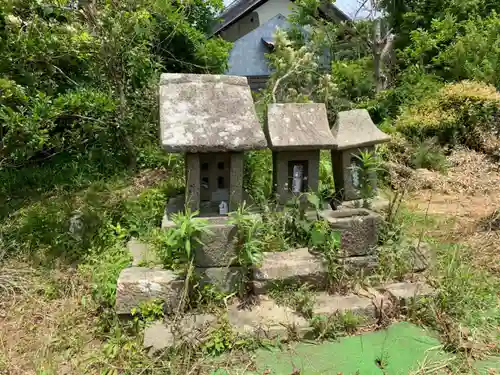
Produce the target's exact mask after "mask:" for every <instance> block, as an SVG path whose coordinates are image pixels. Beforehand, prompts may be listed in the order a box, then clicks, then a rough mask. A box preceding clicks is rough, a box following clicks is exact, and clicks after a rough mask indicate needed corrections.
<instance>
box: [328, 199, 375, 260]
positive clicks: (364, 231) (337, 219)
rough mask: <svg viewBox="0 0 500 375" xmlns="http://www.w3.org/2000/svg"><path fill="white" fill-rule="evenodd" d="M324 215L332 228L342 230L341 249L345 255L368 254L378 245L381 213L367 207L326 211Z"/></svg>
mask: <svg viewBox="0 0 500 375" xmlns="http://www.w3.org/2000/svg"><path fill="white" fill-rule="evenodd" d="M322 216H323V217H324V218H325V219H326V220H327V221H328V223H329V224H330V227H331V228H332V229H337V230H339V231H340V234H341V238H340V249H341V250H342V251H343V253H344V255H345V256H361V255H368V254H370V253H372V252H373V250H374V249H375V248H376V246H377V242H378V237H377V229H378V225H379V223H380V222H381V221H382V218H381V216H380V215H378V214H376V213H375V212H373V211H370V210H366V209H362V208H359V209H343V210H337V211H325V212H324V213H322Z"/></svg>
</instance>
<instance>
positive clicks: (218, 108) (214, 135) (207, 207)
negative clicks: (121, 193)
mask: <svg viewBox="0 0 500 375" xmlns="http://www.w3.org/2000/svg"><path fill="white" fill-rule="evenodd" d="M160 128H161V134H160V137H161V145H162V147H163V149H164V150H165V151H167V152H182V153H185V170H186V197H185V200H184V202H182V205H178V206H177V210H183V209H184V204H185V203H187V204H188V205H189V206H190V207H191V209H193V210H200V213H201V215H203V216H217V215H219V214H220V215H224V214H227V212H228V211H231V210H234V209H236V207H237V206H238V205H239V204H240V203H241V202H242V200H243V151H247V150H256V149H262V148H265V147H266V146H267V144H266V140H265V137H264V133H263V132H262V129H261V126H260V124H259V121H258V119H257V115H256V112H255V109H254V103H253V99H252V95H251V92H250V88H249V86H248V83H247V79H246V78H245V77H236V76H223V75H208V74H170V73H169V74H162V75H161V78H160ZM179 206H181V207H179Z"/></svg>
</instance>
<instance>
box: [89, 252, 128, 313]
mask: <svg viewBox="0 0 500 375" xmlns="http://www.w3.org/2000/svg"><path fill="white" fill-rule="evenodd" d="M130 261H131V259H130V254H129V253H128V251H127V249H126V248H125V247H124V246H120V245H116V246H114V247H112V248H108V249H107V250H106V251H104V252H97V251H96V252H95V253H91V254H89V255H88V256H87V259H85V262H84V263H82V264H81V265H80V266H79V272H81V273H82V274H83V275H84V276H87V277H88V278H90V279H91V284H92V296H93V298H94V300H95V301H96V302H97V303H98V304H99V305H100V306H102V307H104V308H113V307H114V305H115V296H116V281H117V280H118V275H119V274H120V272H121V270H122V269H124V268H125V267H126V266H128V265H129V264H130Z"/></svg>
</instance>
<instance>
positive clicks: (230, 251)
mask: <svg viewBox="0 0 500 375" xmlns="http://www.w3.org/2000/svg"><path fill="white" fill-rule="evenodd" d="M195 220H204V221H206V222H208V225H207V226H206V228H205V229H206V232H203V233H202V234H201V236H200V241H201V243H202V244H199V245H197V246H194V247H193V252H194V260H195V265H196V267H200V268H214V267H229V266H235V265H238V255H237V251H236V242H237V234H238V230H237V228H236V225H234V224H231V222H230V219H229V218H228V217H201V218H196V219H195ZM175 226H176V225H175V223H174V222H172V221H168V220H164V221H163V223H162V228H163V229H166V230H168V229H170V228H175Z"/></svg>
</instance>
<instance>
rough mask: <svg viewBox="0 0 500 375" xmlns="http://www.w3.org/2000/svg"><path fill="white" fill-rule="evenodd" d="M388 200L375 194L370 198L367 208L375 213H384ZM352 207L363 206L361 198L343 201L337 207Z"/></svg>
mask: <svg viewBox="0 0 500 375" xmlns="http://www.w3.org/2000/svg"><path fill="white" fill-rule="evenodd" d="M389 205H390V202H389V200H388V199H385V198H384V197H381V196H380V195H376V196H375V197H373V198H371V199H370V202H369V207H368V208H369V209H370V210H371V211H374V212H377V213H385V212H387V210H388V209H389ZM353 208H363V200H362V199H358V200H353V201H345V202H342V204H341V205H340V206H339V209H340V210H342V209H353Z"/></svg>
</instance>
